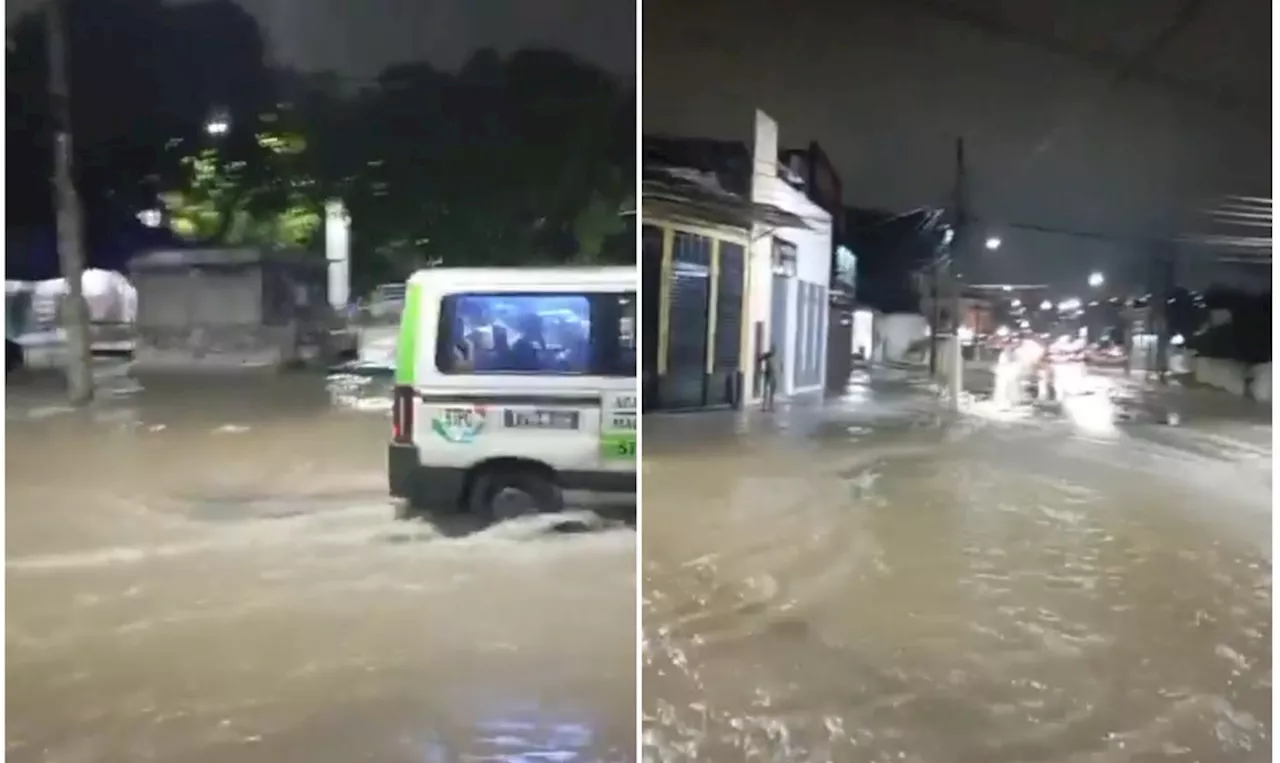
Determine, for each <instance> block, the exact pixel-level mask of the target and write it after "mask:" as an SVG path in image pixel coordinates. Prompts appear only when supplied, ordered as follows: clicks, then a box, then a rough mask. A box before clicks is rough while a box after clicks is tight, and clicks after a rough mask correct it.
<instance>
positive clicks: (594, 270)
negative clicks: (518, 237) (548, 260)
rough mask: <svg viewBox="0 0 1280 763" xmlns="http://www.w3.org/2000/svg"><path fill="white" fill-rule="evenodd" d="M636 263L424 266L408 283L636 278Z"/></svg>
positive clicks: (519, 282) (507, 283)
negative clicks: (516, 266) (630, 264)
mask: <svg viewBox="0 0 1280 763" xmlns="http://www.w3.org/2000/svg"><path fill="white" fill-rule="evenodd" d="M638 276H639V273H638V271H637V268H636V267H635V266H630V267H628V266H612V267H577V266H565V267H558V268H426V269H423V270H419V271H417V272H416V273H414V274H413V275H412V276H410V277H409V283H426V282H432V283H435V284H444V285H451V286H453V285H460V284H472V283H483V284H489V285H496V286H508V285H519V284H523V283H529V282H531V281H532V282H544V283H545V282H552V283H563V284H565V285H566V286H567V285H571V284H575V283H594V282H598V281H607V280H612V279H630V280H636V279H637V278H638Z"/></svg>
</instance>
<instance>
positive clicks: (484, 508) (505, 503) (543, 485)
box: [468, 468, 564, 522]
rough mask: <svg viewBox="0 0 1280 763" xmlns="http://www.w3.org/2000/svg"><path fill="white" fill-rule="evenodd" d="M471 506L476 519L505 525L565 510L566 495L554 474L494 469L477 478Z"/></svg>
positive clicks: (469, 503)
mask: <svg viewBox="0 0 1280 763" xmlns="http://www.w3.org/2000/svg"><path fill="white" fill-rule="evenodd" d="M468 506H469V508H470V509H471V512H472V513H473V514H475V515H476V516H479V517H482V518H484V519H485V520H487V521H490V522H501V521H503V520H507V519H514V518H515V517H521V516H527V515H530V514H544V513H553V512H557V511H561V510H562V509H564V493H563V492H562V491H561V490H560V486H559V485H557V484H556V481H555V479H554V478H553V477H552V476H551V475H550V474H545V473H542V472H539V471H535V470H531V469H510V468H508V469H502V468H499V469H494V470H492V471H488V472H485V473H484V474H481V475H479V476H478V477H477V478H476V481H475V484H474V485H473V486H472V488H471V495H470V496H469V501H468Z"/></svg>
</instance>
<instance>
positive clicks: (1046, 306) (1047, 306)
mask: <svg viewBox="0 0 1280 763" xmlns="http://www.w3.org/2000/svg"><path fill="white" fill-rule="evenodd" d="M1040 309H1041V310H1052V309H1053V303H1052V302H1050V301H1049V300H1047V299H1046V300H1045V301H1043V302H1041V303H1040Z"/></svg>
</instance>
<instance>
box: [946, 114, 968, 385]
mask: <svg viewBox="0 0 1280 763" xmlns="http://www.w3.org/2000/svg"><path fill="white" fill-rule="evenodd" d="M966 180H967V178H966V166H965V158H964V138H956V179H955V188H954V189H953V191H952V205H953V207H954V210H955V222H954V228H953V229H954V231H955V234H954V236H953V238H952V241H951V262H950V263H949V272H948V278H947V285H948V286H949V287H950V297H951V346H950V347H949V348H948V359H949V360H950V363H949V364H948V369H947V371H948V374H947V379H948V382H949V384H948V389H949V391H950V397H951V406H952V408H953V409H954V410H959V409H960V393H961V392H962V391H963V390H964V367H963V364H964V349H963V348H962V347H961V343H960V327H961V325H962V322H963V317H962V316H963V309H962V308H963V295H964V290H963V288H962V287H961V284H960V274H959V270H958V268H959V266H960V255H961V254H962V253H963V252H964V251H965V246H966V244H967V243H968V241H969V233H970V230H969V208H968V205H967V199H966V198H965V185H966ZM939 297H941V295H939Z"/></svg>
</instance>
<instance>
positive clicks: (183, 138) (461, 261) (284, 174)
mask: <svg viewBox="0 0 1280 763" xmlns="http://www.w3.org/2000/svg"><path fill="white" fill-rule="evenodd" d="M67 7H68V13H67V18H68V28H69V31H68V38H69V39H68V41H69V50H70V58H71V88H72V110H73V119H74V128H75V141H76V145H77V157H76V161H77V167H78V170H79V173H78V177H77V180H78V184H79V187H80V190H81V193H82V196H83V198H84V202H85V206H86V207H87V208H88V209H89V211H90V212H91V213H93V212H95V211H101V210H106V209H111V210H114V211H123V212H125V213H126V214H128V215H129V216H132V215H133V214H134V213H136V212H137V211H138V210H140V209H144V208H148V207H151V206H153V205H155V204H156V201H157V199H161V200H163V201H164V202H165V203H166V206H168V207H169V213H170V215H169V216H170V219H171V220H172V222H173V223H174V225H175V226H176V227H177V228H178V229H179V230H181V231H182V232H183V233H184V234H187V235H188V236H191V237H193V238H198V239H201V240H204V241H211V242H221V243H246V244H259V245H267V244H280V245H290V246H307V245H311V246H312V248H316V247H317V246H318V239H320V238H322V237H319V236H316V235H315V234H316V233H317V231H318V230H319V227H320V221H321V220H322V219H323V214H322V208H323V204H324V201H325V200H326V199H329V198H341V199H343V200H344V201H345V202H346V204H347V207H348V209H349V211H350V213H351V218H352V246H353V263H352V266H353V276H354V277H355V278H356V279H357V280H358V281H362V282H363V283H364V285H372V283H376V282H378V281H380V280H389V279H393V278H399V277H403V276H404V275H405V274H407V273H408V272H411V271H412V270H413V269H416V268H418V267H422V266H424V265H428V264H436V263H443V264H445V265H515V264H526V263H557V262H573V261H576V262H609V261H616V262H634V252H633V248H634V247H633V244H632V241H633V238H632V235H631V233H632V231H633V228H629V227H628V221H627V219H625V218H623V217H621V216H620V214H619V213H620V211H621V210H623V209H624V208H632V207H634V199H633V198H632V196H633V194H634V187H635V174H634V172H635V169H634V156H635V150H634V136H635V117H636V115H635V98H634V91H632V90H631V89H630V88H627V87H623V86H621V85H620V84H619V83H618V82H616V81H615V80H614V79H612V78H611V77H610V76H609V75H607V74H606V73H604V72H602V71H600V70H598V69H597V68H595V67H592V66H590V65H587V64H585V63H583V62H580V61H578V60H576V59H574V58H572V57H571V56H568V55H566V54H563V53H559V52H556V51H548V50H524V51H519V52H516V53H514V54H512V55H510V56H506V57H503V56H500V55H498V54H496V53H495V52H493V51H479V52H477V53H476V54H475V55H473V56H472V57H471V58H470V60H468V61H467V62H466V63H465V64H464V65H463V66H462V67H461V68H460V69H459V70H457V71H444V70H440V69H437V68H434V67H432V66H430V65H428V64H425V63H415V64H407V65H400V66H394V67H391V68H389V69H387V70H386V71H384V72H382V73H381V74H380V75H379V76H378V77H377V78H376V80H375V81H373V82H371V83H368V84H367V85H366V86H364V87H360V88H355V89H353V88H352V87H351V86H350V83H349V82H347V81H344V80H343V79H342V78H341V77H337V76H327V75H323V74H319V75H302V74H298V73H294V72H281V71H272V70H270V69H269V68H268V67H267V66H266V64H265V63H264V46H263V41H262V34H261V32H260V31H259V30H258V28H257V26H256V24H255V23H254V21H253V19H252V18H251V17H249V16H247V15H246V14H244V13H243V12H242V11H241V10H240V9H239V8H238V7H237V6H236V5H235V4H234V3H233V2H232V0H197V1H196V2H194V3H183V4H173V5H170V4H168V3H165V2H162V0H112V2H110V3H101V2H96V1H95V0H68V3H67ZM41 22H42V19H41V17H40V16H28V17H25V18H23V19H20V20H19V21H18V23H17V24H16V26H14V27H13V30H12V33H11V41H10V52H9V61H8V64H9V72H10V82H9V95H8V106H9V120H8V125H7V140H8V147H9V155H10V157H11V162H12V161H13V157H15V156H18V157H21V158H22V161H20V162H19V164H20V165H21V166H20V167H18V168H16V169H17V172H14V171H13V170H12V169H11V172H10V179H9V183H10V190H11V191H15V190H19V189H22V190H25V193H10V194H9V201H8V202H7V204H8V213H9V215H10V220H11V224H12V223H13V222H14V221H17V222H18V224H27V225H31V224H36V225H49V224H51V220H52V214H51V210H50V209H49V206H50V204H49V199H50V194H49V193H47V192H42V193H37V194H32V193H30V189H31V188H39V189H41V191H44V189H47V187H48V186H47V178H48V175H49V166H48V157H49V154H50V151H49V148H48V146H49V137H48V135H49V120H48V116H47V109H46V106H45V104H46V103H47V98H46V97H45V93H44V90H45V88H46V85H45V71H46V66H45V62H44V55H45V53H44V38H43V28H42V27H43V25H42V23H41ZM122 51H127V55H124V54H122ZM215 113H222V114H226V115H227V116H228V117H229V124H230V129H229V131H227V133H226V134H225V135H221V136H217V139H216V140H215V139H212V138H211V137H210V136H209V135H207V134H205V130H204V128H205V124H206V121H207V120H209V119H210V117H211V115H213V114H215ZM11 167H12V165H11ZM17 184H21V186H18V188H15V185H17Z"/></svg>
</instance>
